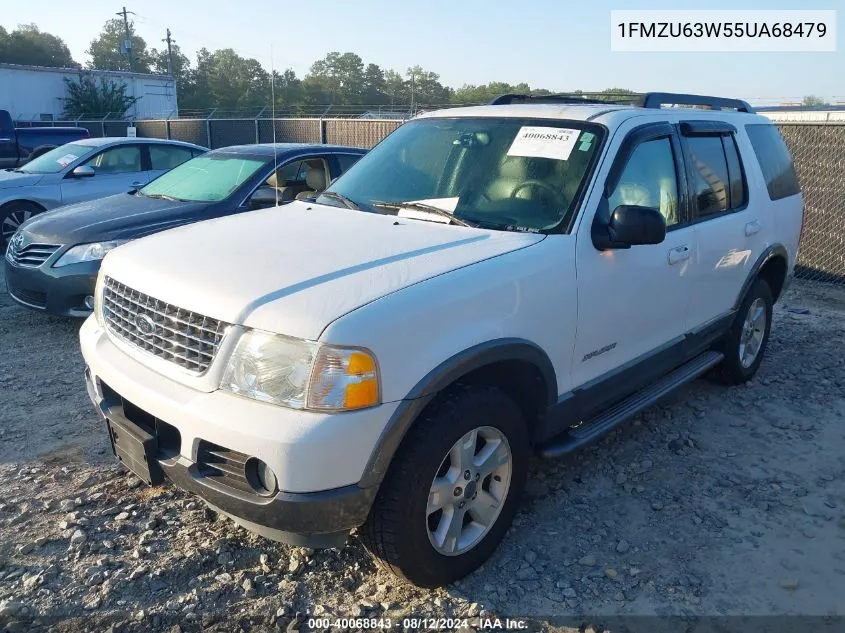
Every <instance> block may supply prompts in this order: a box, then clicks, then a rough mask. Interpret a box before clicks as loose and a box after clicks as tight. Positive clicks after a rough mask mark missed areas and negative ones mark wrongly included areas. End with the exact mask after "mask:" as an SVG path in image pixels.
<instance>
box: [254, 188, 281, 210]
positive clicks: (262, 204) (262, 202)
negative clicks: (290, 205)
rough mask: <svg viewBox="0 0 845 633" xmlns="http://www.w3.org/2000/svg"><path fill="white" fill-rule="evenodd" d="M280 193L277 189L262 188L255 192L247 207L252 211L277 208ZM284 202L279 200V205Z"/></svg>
mask: <svg viewBox="0 0 845 633" xmlns="http://www.w3.org/2000/svg"><path fill="white" fill-rule="evenodd" d="M277 195H278V192H277V191H276V189H275V187H267V186H262V187H259V188H258V189H256V190H255V193H253V194H252V195H251V196H250V198H249V200H248V201H247V203H246V207H247V208H248V209H250V210H255V209H269V208H270V207H275V206H276V204H277V203H276V198H277ZM281 203H282V201H281V199H279V202H278V204H281Z"/></svg>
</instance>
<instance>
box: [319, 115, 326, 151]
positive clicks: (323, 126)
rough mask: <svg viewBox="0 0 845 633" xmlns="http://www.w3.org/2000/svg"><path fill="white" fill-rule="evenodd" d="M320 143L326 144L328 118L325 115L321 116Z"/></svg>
mask: <svg viewBox="0 0 845 633" xmlns="http://www.w3.org/2000/svg"><path fill="white" fill-rule="evenodd" d="M320 143H321V144H322V145H325V144H326V120H325V119H324V118H323V117H320Z"/></svg>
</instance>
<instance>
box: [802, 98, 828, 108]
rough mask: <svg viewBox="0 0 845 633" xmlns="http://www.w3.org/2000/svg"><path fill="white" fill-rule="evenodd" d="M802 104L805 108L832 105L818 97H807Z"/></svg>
mask: <svg viewBox="0 0 845 633" xmlns="http://www.w3.org/2000/svg"><path fill="white" fill-rule="evenodd" d="M801 103H802V104H803V105H805V106H823V105H830V104H828V102H827V101H825V100H824V99H822V98H821V97H817V96H816V95H807V96H806V97H804V99H803V101H802V102H801Z"/></svg>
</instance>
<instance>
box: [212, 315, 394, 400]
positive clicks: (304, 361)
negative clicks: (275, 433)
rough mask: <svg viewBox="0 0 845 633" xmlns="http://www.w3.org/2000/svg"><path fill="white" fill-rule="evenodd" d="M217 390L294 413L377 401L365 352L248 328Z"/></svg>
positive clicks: (374, 371) (374, 372) (373, 363)
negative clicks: (294, 411)
mask: <svg viewBox="0 0 845 633" xmlns="http://www.w3.org/2000/svg"><path fill="white" fill-rule="evenodd" d="M220 386H221V388H222V389H226V390H228V391H231V392H232V393H236V394H239V395H242V396H246V397H248V398H252V399H254V400H260V401H262V402H269V403H272V404H278V405H282V406H286V407H291V408H293V409H306V408H307V409H319V410H329V411H343V410H348V409H360V408H363V407H369V406H373V405H375V404H378V403H379V397H380V394H379V377H378V369H377V366H376V361H375V358H374V357H373V356H372V355H371V354H370V353H369V352H367V351H366V350H362V349H358V348H345V347H335V346H331V345H319V344H318V343H315V342H313V341H304V340H302V339H296V338H291V337H288V336H282V335H279V334H271V333H269V332H262V331H260V330H247V331H246V332H245V333H244V334H243V335H242V336H241V338H240V339H239V340H238V344H237V345H236V347H235V350H234V352H232V356H231V358H230V359H229V363H228V365H227V367H226V371H225V372H224V374H223V380H222V382H221V384H220Z"/></svg>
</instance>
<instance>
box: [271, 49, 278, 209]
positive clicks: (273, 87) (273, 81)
mask: <svg viewBox="0 0 845 633" xmlns="http://www.w3.org/2000/svg"><path fill="white" fill-rule="evenodd" d="M270 101H271V102H272V103H271V104H270V112H271V114H270V116H272V117H273V118H272V119H271V120H270V124H271V125H272V126H273V174H276V171H277V170H278V169H279V164H278V162H277V160H278V159H277V158H276V68H275V67H274V66H273V45H272V44H270ZM273 189H274V190H275V191H276V206H277V207H278V206H279V181H278V176H276V186H275V187H273Z"/></svg>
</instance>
